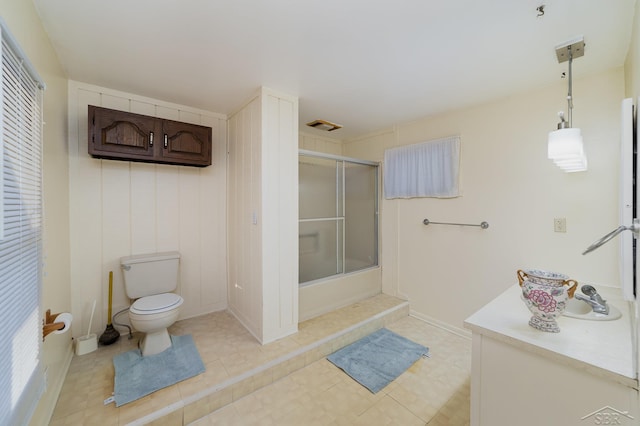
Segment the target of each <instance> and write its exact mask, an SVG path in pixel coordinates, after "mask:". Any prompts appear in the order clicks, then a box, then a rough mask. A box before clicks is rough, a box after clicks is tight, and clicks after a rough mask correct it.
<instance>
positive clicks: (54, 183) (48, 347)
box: [0, 0, 73, 425]
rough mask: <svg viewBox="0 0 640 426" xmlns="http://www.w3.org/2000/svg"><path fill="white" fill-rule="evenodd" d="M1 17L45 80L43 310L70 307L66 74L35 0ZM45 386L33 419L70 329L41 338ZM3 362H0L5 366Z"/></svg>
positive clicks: (43, 406) (49, 402) (46, 411)
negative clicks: (37, 9)
mask: <svg viewBox="0 0 640 426" xmlns="http://www.w3.org/2000/svg"><path fill="white" fill-rule="evenodd" d="M0 10H1V11H2V12H1V14H2V18H3V19H4V21H5V22H6V24H7V25H8V27H9V29H10V31H11V33H12V34H13V35H14V37H15V38H16V40H17V42H18V43H19V44H20V47H21V48H22V49H23V50H24V52H25V53H26V55H27V56H28V57H29V60H30V61H31V63H32V64H33V65H34V67H35V68H36V70H37V71H38V73H39V74H40V76H41V77H42V79H43V80H44V81H45V83H46V85H47V89H46V90H45V93H44V120H45V121H46V125H45V126H44V129H43V140H44V146H43V181H44V185H43V190H44V208H45V211H44V235H43V236H44V245H43V249H44V256H45V265H44V271H43V272H44V276H43V288H42V300H41V311H42V313H43V315H44V312H45V311H46V310H47V309H51V311H52V312H64V311H70V310H71V301H70V286H69V281H70V268H69V220H68V216H69V204H68V200H69V176H68V157H67V79H66V76H65V73H64V70H63V69H62V66H61V65H60V63H59V62H58V58H57V56H56V53H55V51H54V50H53V47H52V45H51V43H50V41H49V38H48V37H47V34H46V32H45V31H44V28H43V27H42V25H41V24H40V20H39V17H38V15H37V12H36V10H35V9H34V7H33V3H32V2H30V1H23V0H0ZM41 351H42V352H41V360H42V363H43V366H44V368H46V370H47V373H46V374H47V389H46V390H45V393H44V395H43V396H42V397H41V399H40V401H39V403H38V406H37V408H36V412H35V413H34V415H33V417H32V420H31V424H34V425H41V424H47V422H48V421H49V418H50V416H51V414H52V413H53V409H54V407H55V403H56V400H57V398H58V393H59V391H60V388H61V387H62V383H63V381H64V378H65V374H66V372H67V368H68V365H69V363H70V361H71V357H72V354H73V353H72V351H71V333H65V334H58V335H50V336H47V340H45V341H44V342H43V343H42V347H41ZM3 368H4V367H3Z"/></svg>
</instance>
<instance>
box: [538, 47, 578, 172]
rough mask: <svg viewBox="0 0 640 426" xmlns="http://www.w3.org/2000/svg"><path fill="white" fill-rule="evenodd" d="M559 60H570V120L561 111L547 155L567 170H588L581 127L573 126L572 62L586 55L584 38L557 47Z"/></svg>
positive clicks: (551, 136)
mask: <svg viewBox="0 0 640 426" xmlns="http://www.w3.org/2000/svg"><path fill="white" fill-rule="evenodd" d="M556 55H557V57H558V62H565V61H569V91H568V93H567V107H568V115H569V117H568V118H569V120H568V121H567V120H565V118H564V112H562V111H560V112H559V113H558V116H559V117H560V123H558V130H554V131H553V132H549V139H548V142H547V156H548V157H549V159H551V160H553V162H554V163H555V164H556V165H557V166H558V167H560V168H561V169H562V170H564V171H565V172H582V171H585V170H587V157H586V155H585V153H584V146H583V143H582V134H581V133H580V129H576V128H573V127H571V117H572V115H573V114H572V110H573V94H572V89H571V81H572V77H571V74H572V73H571V64H572V62H573V58H574V57H576V58H578V57H580V56H583V55H584V39H583V38H582V37H579V38H577V39H575V40H572V41H570V42H568V43H566V44H564V45H561V46H558V47H556Z"/></svg>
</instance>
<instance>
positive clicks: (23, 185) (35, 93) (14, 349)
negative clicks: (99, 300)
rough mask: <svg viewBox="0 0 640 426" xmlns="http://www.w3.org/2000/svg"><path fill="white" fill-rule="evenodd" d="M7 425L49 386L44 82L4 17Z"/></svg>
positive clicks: (1, 348) (0, 317) (3, 381)
mask: <svg viewBox="0 0 640 426" xmlns="http://www.w3.org/2000/svg"><path fill="white" fill-rule="evenodd" d="M0 41H1V49H2V61H1V63H0V67H1V72H2V85H1V86H0V113H1V117H2V119H1V120H0V137H1V141H2V143H1V144H0V212H1V213H0V224H1V226H0V228H1V232H0V342H2V343H1V344H0V365H1V366H2V368H0V424H1V425H5V424H6V425H22V424H28V422H29V419H30V418H31V415H32V414H33V411H34V410H35V407H36V405H37V403H38V400H39V398H40V396H41V394H42V392H43V390H44V373H43V371H42V368H41V365H40V355H39V354H40V347H41V342H42V319H41V318H42V315H41V313H40V292H41V286H42V284H41V283H42V278H41V277H42V274H41V268H42V266H41V265H42V261H41V258H42V171H41V170H42V164H41V162H42V157H41V152H42V149H41V148H42V143H41V140H42V88H43V87H44V85H43V84H42V83H41V81H40V80H39V78H38V77H37V74H36V73H34V71H33V67H32V66H31V65H30V63H29V61H28V60H27V59H26V57H25V56H24V54H23V53H22V51H21V50H20V48H19V47H18V46H17V44H16V42H15V40H14V39H13V37H12V36H11V35H10V33H9V32H8V30H7V27H6V25H5V24H4V22H3V21H0Z"/></svg>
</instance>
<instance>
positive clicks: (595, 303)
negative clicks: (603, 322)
mask: <svg viewBox="0 0 640 426" xmlns="http://www.w3.org/2000/svg"><path fill="white" fill-rule="evenodd" d="M580 290H582V292H583V293H584V294H586V295H587V296H589V297H586V296H583V295H582V294H580V293H576V294H575V295H574V296H573V297H575V298H576V299H578V300H582V301H583V302H585V303H588V304H589V306H591V309H592V310H593V312H596V313H598V314H603V315H609V305H607V301H606V300H604V299H603V298H602V297H601V296H600V295H599V294H598V292H597V291H596V289H595V288H593V286H590V285H583V286H582V287H581V288H580Z"/></svg>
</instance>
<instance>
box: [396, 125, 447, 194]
mask: <svg viewBox="0 0 640 426" xmlns="http://www.w3.org/2000/svg"><path fill="white" fill-rule="evenodd" d="M384 167H385V171H384V196H385V198H387V199H392V198H413V197H437V198H452V197H458V196H459V195H460V193H459V190H458V171H459V167H460V137H458V136H451V137H448V138H443V139H437V140H433V141H429V142H423V143H418V144H414V145H406V146H401V147H397V148H390V149H387V150H386V151H385V152H384Z"/></svg>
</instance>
